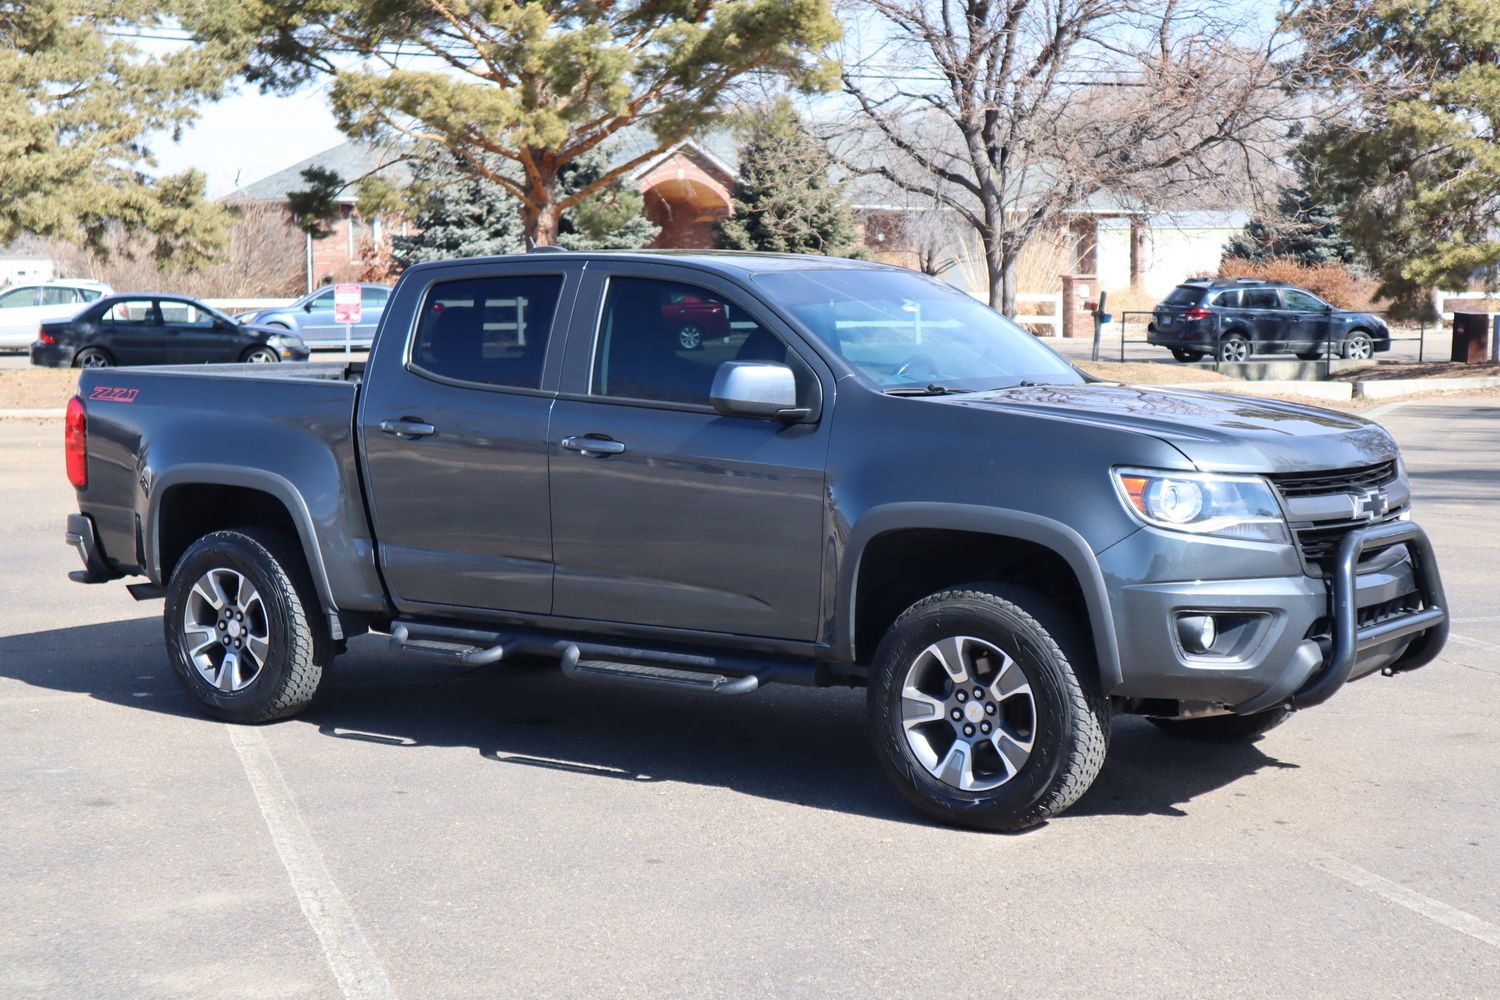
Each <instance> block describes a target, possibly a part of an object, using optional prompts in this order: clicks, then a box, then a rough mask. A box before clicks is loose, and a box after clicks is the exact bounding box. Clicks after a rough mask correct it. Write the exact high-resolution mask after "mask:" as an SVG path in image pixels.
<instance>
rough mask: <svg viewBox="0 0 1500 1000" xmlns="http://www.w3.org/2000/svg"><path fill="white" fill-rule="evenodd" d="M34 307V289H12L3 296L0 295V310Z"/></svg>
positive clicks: (32, 287) (33, 287) (31, 287)
mask: <svg viewBox="0 0 1500 1000" xmlns="http://www.w3.org/2000/svg"><path fill="white" fill-rule="evenodd" d="M34 305H36V287H35V286H34V285H33V286H30V287H27V288H12V289H11V290H10V291H8V292H6V293H5V294H4V295H0V309H18V308H20V307H22V306H34Z"/></svg>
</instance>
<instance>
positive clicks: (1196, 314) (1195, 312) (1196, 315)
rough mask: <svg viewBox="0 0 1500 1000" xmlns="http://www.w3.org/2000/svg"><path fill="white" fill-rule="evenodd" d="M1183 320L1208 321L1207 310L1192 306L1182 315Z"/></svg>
mask: <svg viewBox="0 0 1500 1000" xmlns="http://www.w3.org/2000/svg"><path fill="white" fill-rule="evenodd" d="M1182 318H1183V319H1208V310H1207V309H1205V308H1203V307H1202V306H1194V307H1193V308H1192V309H1189V310H1188V311H1187V312H1185V313H1183V314H1182Z"/></svg>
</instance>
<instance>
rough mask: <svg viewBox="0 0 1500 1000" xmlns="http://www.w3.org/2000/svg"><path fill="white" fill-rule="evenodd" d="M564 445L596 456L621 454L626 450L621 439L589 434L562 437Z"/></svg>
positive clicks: (571, 449) (580, 452) (569, 448)
mask: <svg viewBox="0 0 1500 1000" xmlns="http://www.w3.org/2000/svg"><path fill="white" fill-rule="evenodd" d="M562 446H563V447H564V448H566V449H568V450H569V451H576V452H578V453H579V454H580V455H593V456H595V457H596V458H604V457H606V456H609V455H619V454H621V453H622V452H624V451H625V445H624V444H622V443H621V442H619V441H611V440H610V439H609V438H607V437H594V436H592V435H587V434H586V435H584V436H582V437H565V438H563V439H562Z"/></svg>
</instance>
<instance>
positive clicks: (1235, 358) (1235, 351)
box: [1219, 337, 1250, 364]
mask: <svg viewBox="0 0 1500 1000" xmlns="http://www.w3.org/2000/svg"><path fill="white" fill-rule="evenodd" d="M1248 357H1250V345H1249V344H1247V343H1245V342H1244V341H1243V340H1241V339H1240V338H1238V337H1230V338H1229V339H1228V340H1226V341H1224V343H1223V344H1221V345H1220V346H1219V360H1220V361H1227V362H1229V363H1230V364H1238V363H1240V362H1242V361H1244V360H1245V359H1246V358H1248Z"/></svg>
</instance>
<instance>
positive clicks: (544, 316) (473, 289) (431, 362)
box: [411, 274, 562, 389]
mask: <svg viewBox="0 0 1500 1000" xmlns="http://www.w3.org/2000/svg"><path fill="white" fill-rule="evenodd" d="M561 291H562V276H561V275H557V274H528V275H518V276H515V277H509V278H466V279H464V280H462V281H443V282H439V283H438V284H435V285H433V286H432V288H430V289H429V290H428V292H427V301H426V303H424V304H423V306H422V314H421V318H420V320H419V321H418V325H417V339H416V342H415V343H414V344H413V345H412V352H411V363H412V366H413V367H414V368H418V369H420V370H422V371H424V372H427V373H429V374H432V375H440V376H442V377H444V378H451V379H458V380H460V381H463V382H479V383H482V384H484V385H500V386H507V387H509V388H514V389H536V388H539V387H540V386H541V384H542V359H543V357H544V356H545V355H546V353H547V338H548V336H549V335H550V334H551V332H552V317H553V315H554V314H555V313H556V312H557V298H558V295H559V293H560V292H561Z"/></svg>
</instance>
